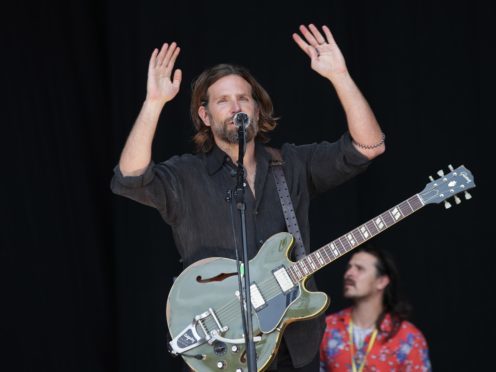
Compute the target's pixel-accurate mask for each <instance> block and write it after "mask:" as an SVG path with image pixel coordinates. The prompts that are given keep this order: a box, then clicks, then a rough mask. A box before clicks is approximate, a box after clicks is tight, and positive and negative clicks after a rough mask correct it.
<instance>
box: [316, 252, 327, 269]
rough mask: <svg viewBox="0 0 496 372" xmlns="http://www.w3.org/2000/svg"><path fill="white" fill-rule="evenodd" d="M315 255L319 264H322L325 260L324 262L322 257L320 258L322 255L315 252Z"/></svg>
mask: <svg viewBox="0 0 496 372" xmlns="http://www.w3.org/2000/svg"><path fill="white" fill-rule="evenodd" d="M315 255H316V256H317V259H318V260H319V262H320V264H321V265H322V266H324V264H325V262H324V259H323V258H322V256H321V255H320V253H319V252H316V253H315Z"/></svg>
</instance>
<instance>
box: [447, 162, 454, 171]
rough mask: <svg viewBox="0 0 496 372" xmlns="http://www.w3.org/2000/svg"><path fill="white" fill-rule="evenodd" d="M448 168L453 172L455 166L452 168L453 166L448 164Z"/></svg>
mask: <svg viewBox="0 0 496 372" xmlns="http://www.w3.org/2000/svg"><path fill="white" fill-rule="evenodd" d="M448 169H449V170H450V171H451V172H453V171H454V170H455V168H453V166H452V165H451V164H449V165H448Z"/></svg>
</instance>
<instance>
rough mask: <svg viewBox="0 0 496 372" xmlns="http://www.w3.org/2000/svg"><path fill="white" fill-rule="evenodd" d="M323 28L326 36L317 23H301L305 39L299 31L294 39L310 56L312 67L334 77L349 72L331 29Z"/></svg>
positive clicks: (330, 77) (323, 74)
mask: <svg viewBox="0 0 496 372" xmlns="http://www.w3.org/2000/svg"><path fill="white" fill-rule="evenodd" d="M322 30H323V32H324V35H325V37H324V36H323V35H322V33H321V32H320V31H319V30H318V29H317V27H315V25H313V24H310V25H309V26H308V28H307V27H306V26H304V25H301V26H300V32H301V33H302V34H303V36H304V38H305V40H304V39H303V38H302V37H301V36H300V35H299V34H297V33H294V34H293V40H294V41H295V42H296V44H298V46H299V47H300V48H301V49H302V50H303V51H304V52H305V53H306V54H307V55H308V56H309V57H310V59H311V67H312V69H313V70H314V71H316V72H318V73H319V74H320V75H322V76H324V77H326V78H328V79H332V78H333V77H336V76H339V75H342V74H344V73H347V68H346V62H345V60H344V57H343V54H342V53H341V51H340V50H339V47H338V45H337V44H336V42H335V41H334V38H333V37H332V34H331V30H329V28H328V27H327V26H323V27H322Z"/></svg>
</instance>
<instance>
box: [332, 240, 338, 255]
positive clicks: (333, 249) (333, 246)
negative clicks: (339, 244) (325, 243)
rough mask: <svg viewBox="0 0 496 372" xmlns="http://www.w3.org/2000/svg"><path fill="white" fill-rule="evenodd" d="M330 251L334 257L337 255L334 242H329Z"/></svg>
mask: <svg viewBox="0 0 496 372" xmlns="http://www.w3.org/2000/svg"><path fill="white" fill-rule="evenodd" d="M331 251H332V254H333V255H334V257H337V256H339V252H338V250H337V248H336V246H335V245H334V243H331Z"/></svg>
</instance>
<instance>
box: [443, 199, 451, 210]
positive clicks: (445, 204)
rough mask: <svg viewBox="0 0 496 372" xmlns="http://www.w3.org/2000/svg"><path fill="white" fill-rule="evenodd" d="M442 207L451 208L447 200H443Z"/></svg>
mask: <svg viewBox="0 0 496 372" xmlns="http://www.w3.org/2000/svg"><path fill="white" fill-rule="evenodd" d="M444 208H446V209H450V208H451V203H450V202H449V201H447V200H445V201H444Z"/></svg>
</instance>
